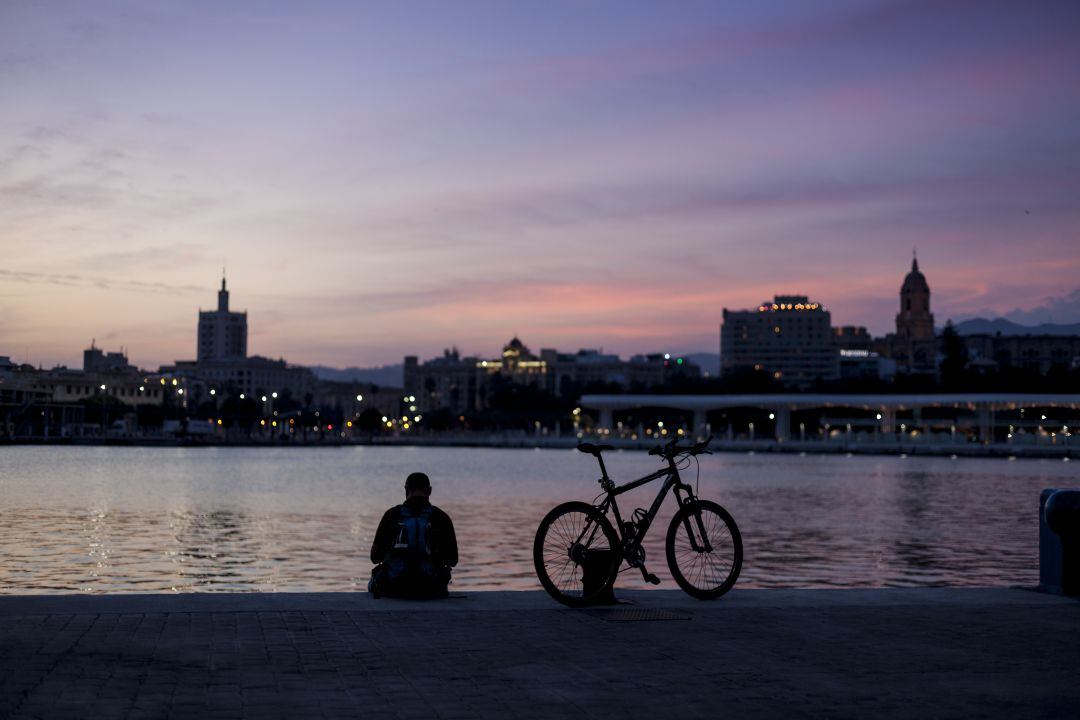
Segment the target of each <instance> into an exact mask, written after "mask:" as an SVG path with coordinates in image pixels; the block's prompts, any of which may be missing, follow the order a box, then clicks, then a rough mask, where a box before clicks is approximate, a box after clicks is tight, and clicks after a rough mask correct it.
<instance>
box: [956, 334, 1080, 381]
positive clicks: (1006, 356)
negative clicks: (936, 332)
mask: <svg viewBox="0 0 1080 720" xmlns="http://www.w3.org/2000/svg"><path fill="white" fill-rule="evenodd" d="M961 337H962V339H963V341H964V345H966V346H967V352H968V364H969V366H971V367H975V368H982V369H986V370H993V369H997V368H1022V369H1024V370H1028V371H1031V372H1039V373H1042V374H1044V375H1045V374H1046V373H1047V372H1049V371H1050V370H1051V369H1052V368H1055V367H1056V368H1059V369H1063V370H1072V369H1077V368H1080V336H1077V335H986V334H980V335H963V336H961Z"/></svg>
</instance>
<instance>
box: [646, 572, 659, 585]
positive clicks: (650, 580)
mask: <svg viewBox="0 0 1080 720" xmlns="http://www.w3.org/2000/svg"><path fill="white" fill-rule="evenodd" d="M645 582H647V583H649V584H650V585H659V584H660V578H658V577H656V576H655V575H653V574H652V573H649V574H648V575H646V576H645Z"/></svg>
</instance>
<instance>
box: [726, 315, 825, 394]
mask: <svg viewBox="0 0 1080 720" xmlns="http://www.w3.org/2000/svg"><path fill="white" fill-rule="evenodd" d="M830 321H831V317H830V315H829V311H828V310H826V309H825V308H824V307H823V306H822V305H820V304H819V303H816V302H810V300H809V298H807V296H805V295H777V296H776V297H775V298H773V301H772V302H771V303H770V302H765V303H762V304H761V305H759V306H758V307H757V309H755V310H728V309H727V308H724V323H723V325H722V326H721V328H720V374H721V375H724V374H730V373H732V372H735V371H738V370H745V369H754V370H764V371H766V372H769V373H771V374H772V376H773V377H774V378H775V379H776V380H779V381H781V382H783V383H785V384H787V385H790V386H794V387H807V386H809V385H812V384H813V383H814V382H815V381H817V380H826V381H827V380H835V379H837V378H838V377H839V376H840V367H839V362H838V353H837V347H836V344H835V342H834V339H833V331H832V326H831V322H830Z"/></svg>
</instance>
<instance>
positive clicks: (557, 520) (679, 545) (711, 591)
mask: <svg viewBox="0 0 1080 720" xmlns="http://www.w3.org/2000/svg"><path fill="white" fill-rule="evenodd" d="M710 439H711V438H710ZM708 445H709V440H705V441H704V442H700V443H696V444H694V445H690V446H679V444H678V441H677V440H672V441H671V442H669V443H667V444H665V445H661V446H659V447H655V448H653V449H652V450H650V451H649V454H650V455H659V456H660V457H661V458H663V459H664V460H665V461H667V466H666V467H664V468H661V469H660V470H657V471H656V472H654V473H651V474H649V475H646V476H645V477H642V478H638V479H637V480H634V481H632V482H629V483H626V484H625V485H618V486H617V485H615V483H614V482H612V480H611V478H609V477H608V474H607V468H606V467H604V458H603V456H602V455H601V453H603V452H604V451H605V450H610V449H612V447H611V446H610V445H593V444H592V443H581V444H580V445H578V450H580V451H581V452H583V453H589V454H590V455H594V456H595V457H596V459H597V461H598V462H599V463H600V473H601V477H600V479H599V480H598V482H599V483H600V487H601V488H603V493H601V495H603V500H602V501H600V502H599V503H597V504H594V505H590V504H589V503H584V502H567V503H563V504H562V505H559V506H557V507H555V508H554V509H553V510H552V511H551V512H549V513H548V514H547V515H546V516H545V517H544V519H543V521H541V523H540V527H539V528H537V530H536V540H535V542H534V543H533V562H534V563H535V565H536V574H537V576H538V577H539V578H540V583H541V584H542V585H543V586H544V589H545V590H547V592H548V594H549V595H551V597H553V598H555V599H556V600H558V601H559V602H561V603H564V604H566V605H570V606H572V607H579V606H583V605H588V604H590V603H591V602H592V601H593V600H595V599H597V598H598V597H599V596H600V595H601V593H604V592H606V591H607V590H608V589H609V588H611V586H612V585H613V584H614V582H615V578H616V577H617V576H618V574H619V568H620V566H621V565H622V563H623V562H624V561H625V562H626V564H627V566H628V567H633V568H638V569H639V570H641V575H642V577H644V578H645V580H646V582H649V583H651V584H653V585H656V584H658V583H659V582H660V580H659V578H657V577H656V576H655V575H653V574H652V573H650V572H649V571H648V570H646V569H645V550H644V549H643V548H642V546H641V543H642V540H644V538H645V533H646V532H647V531H648V529H649V526H650V525H651V524H652V521H653V519H654V518H655V517H656V513H657V511H658V510H659V509H660V504H661V503H662V502H663V500H664V497H665V496H666V495H667V493H668V490H674V491H675V498H676V500H678V502H679V509H678V510H677V511H676V512H675V516H674V517H673V518H671V524H670V525H669V526H668V531H667V540H666V542H665V549H666V551H667V562H668V567H669V568H670V569H671V576H672V577H673V578H675V582H677V583H678V584H679V587H681V588H682V589H683V590H685V591H686V592H687V593H689V594H690V595H693V596H694V597H696V598H698V599H701V600H713V599H715V598H718V597H720V596H721V595H723V594H724V593H726V592H727V591H728V590H730V589H731V588H732V586H733V585H735V581H736V580H737V579H738V577H739V570H740V569H741V568H742V536H741V535H739V528H738V527H736V525H735V521H734V520H733V519H732V517H731V515H730V514H728V511H727V510H725V509H724V508H722V507H720V506H719V505H717V504H716V503H714V502H710V501H708V500H699V499H698V498H697V497H696V496H695V495H694V489H693V488H692V487H690V486H689V485H687V484H686V483H684V482H682V480H681V479H680V478H679V470H680V469H683V468H685V467H687V465H689V460H690V458H692V457H696V456H697V455H701V454H708V453H709V451H708V450H707V448H708ZM659 478H665V480H664V485H663V487H661V488H660V492H659V494H657V496H656V500H654V501H653V504H652V507H650V508H649V509H648V511H646V510H644V509H641V508H639V509H637V510H635V511H634V512H633V514H632V516H631V517H630V518H627V519H625V520H624V519H623V517H622V515H621V514H620V513H619V505H618V503H616V502H615V497H616V496H617V495H621V494H622V493H624V492H627V491H629V490H633V489H634V488H637V487H640V486H642V485H644V484H646V483H649V482H652V481H653V480H657V479H659ZM599 497H600V496H597V498H598V499H599ZM608 510H611V514H612V515H613V516H614V518H615V525H614V526H612V523H611V521H610V520H608V517H607V513H608Z"/></svg>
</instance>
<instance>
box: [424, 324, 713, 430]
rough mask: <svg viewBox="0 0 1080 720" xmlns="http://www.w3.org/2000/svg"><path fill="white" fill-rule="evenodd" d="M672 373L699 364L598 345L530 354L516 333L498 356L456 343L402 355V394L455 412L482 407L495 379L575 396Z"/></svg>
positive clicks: (660, 379)
mask: <svg viewBox="0 0 1080 720" xmlns="http://www.w3.org/2000/svg"><path fill="white" fill-rule="evenodd" d="M675 375H682V376H684V377H699V376H700V375H701V369H700V368H699V367H698V366H697V365H694V364H693V363H690V362H688V361H686V360H685V359H684V358H676V357H672V356H671V355H670V354H664V353H656V354H652V355H635V356H634V357H632V358H631V359H630V360H629V361H625V360H621V359H619V357H618V356H617V355H609V354H605V353H602V352H599V351H598V350H579V351H578V352H576V353H560V352H559V351H558V350H555V349H552V348H544V349H542V350H541V351H540V355H539V356H537V355H534V354H533V353H532V351H531V350H529V348H528V346H526V345H525V343H523V342H522V341H521V339H520V338H517V337H514V338H512V339H511V340H510V342H508V343H507V344H506V345H505V346H503V350H502V356H501V357H500V358H498V359H490V360H489V359H485V358H480V357H476V356H469V357H462V356H461V354H460V353H459V352H458V350H457V348H453V349H451V350H444V351H443V354H442V356H441V357H437V358H433V359H431V360H428V361H427V362H424V363H421V362H420V361H419V359H418V358H417V357H416V356H415V355H407V356H406V357H405V396H406V397H415V398H416V400H415V401H412V400H410V401H409V402H410V404H415V405H416V407H417V408H418V411H419V412H429V411H431V410H436V409H440V408H447V409H449V410H451V411H452V412H454V413H463V412H467V411H476V410H483V409H485V407H486V403H487V399H488V396H489V394H490V392H491V389H492V386H493V384H494V383H495V381H496V380H495V378H496V377H498V378H499V379H501V380H503V381H509V382H511V383H514V384H517V385H531V386H533V387H536V388H537V389H539V390H544V391H546V392H549V393H551V394H552V395H556V396H559V397H565V396H576V395H577V394H578V393H580V392H582V391H583V390H585V389H587V388H589V387H590V386H593V387H595V386H596V385H598V384H617V385H619V386H620V387H626V388H629V387H632V386H637V387H640V388H642V389H646V388H650V387H654V386H656V385H662V384H663V383H665V382H667V381H668V380H669V379H670V378H672V377H674V376H675Z"/></svg>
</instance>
